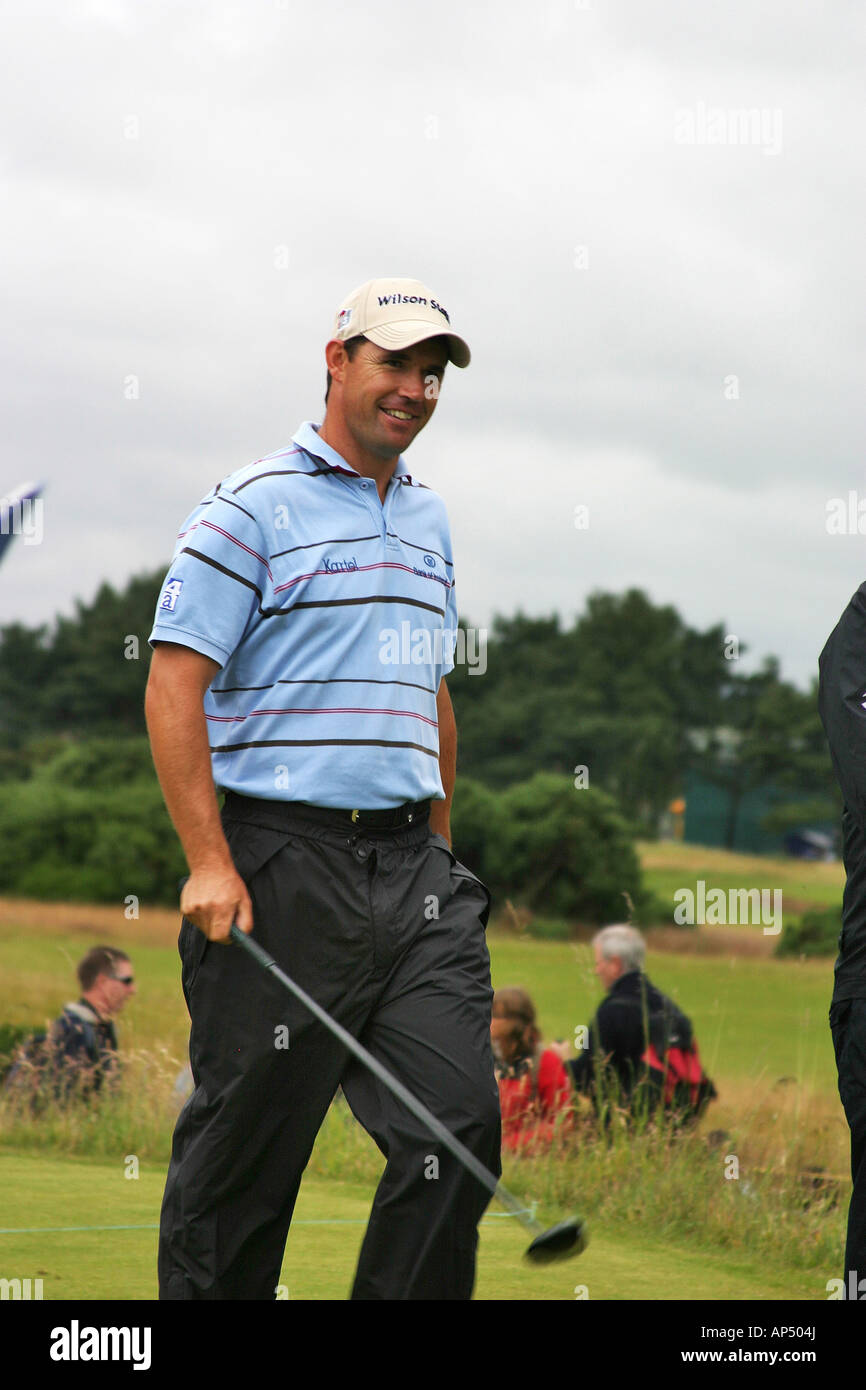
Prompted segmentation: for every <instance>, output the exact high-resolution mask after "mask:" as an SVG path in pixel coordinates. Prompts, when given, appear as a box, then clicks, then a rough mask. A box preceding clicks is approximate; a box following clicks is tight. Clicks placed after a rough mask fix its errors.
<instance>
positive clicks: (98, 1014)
mask: <svg viewBox="0 0 866 1390" xmlns="http://www.w3.org/2000/svg"><path fill="white" fill-rule="evenodd" d="M77 974H78V982H79V984H80V986H81V998H80V999H79V1000H78V1002H77V1003H70V1004H67V1005H66V1006H65V1008H64V1010H63V1013H62V1014H61V1015H60V1017H59V1018H58V1019H57V1020H56V1021H55V1022H54V1023H53V1024H52V1027H51V1032H50V1033H49V1044H50V1047H51V1048H52V1050H53V1056H54V1061H55V1064H56V1066H57V1069H58V1073H59V1074H60V1075H61V1076H62V1078H63V1082H64V1085H65V1088H66V1089H69V1090H72V1089H78V1090H85V1091H88V1092H89V1091H98V1090H100V1089H101V1087H102V1084H103V1081H104V1080H105V1079H106V1078H107V1077H109V1076H110V1075H111V1074H112V1073H114V1072H115V1071H116V1068H117V1033H116V1031H115V1027H114V1016H115V1014H118V1013H119V1012H120V1010H121V1009H122V1008H123V1006H124V1005H125V1003H126V1001H127V1000H128V999H129V998H130V997H131V995H133V994H134V993H135V977H134V975H133V972H132V964H131V962H130V959H129V957H128V956H127V955H125V954H124V952H123V951H119V950H117V949H116V948H115V947H114V946H94V947H93V949H92V950H91V951H88V952H87V955H86V956H84V958H83V959H82V960H80V961H79V963H78V971H77Z"/></svg>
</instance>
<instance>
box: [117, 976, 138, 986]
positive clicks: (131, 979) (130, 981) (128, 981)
mask: <svg viewBox="0 0 866 1390" xmlns="http://www.w3.org/2000/svg"><path fill="white" fill-rule="evenodd" d="M114 978H115V980H116V981H117V983H118V984H119V985H134V984H135V976H134V975H115V976H114Z"/></svg>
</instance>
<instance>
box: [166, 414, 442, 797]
mask: <svg viewBox="0 0 866 1390" xmlns="http://www.w3.org/2000/svg"><path fill="white" fill-rule="evenodd" d="M456 638H457V608H456V603H455V598H454V568H453V564H452V555H451V537H450V532H449V528H448V518H447V516H446V513H445V505H444V503H443V502H442V499H441V498H440V497H438V496H437V494H436V493H435V492H433V491H431V489H429V488H428V487H425V486H424V485H423V484H422V483H419V482H417V481H416V480H415V479H414V478H413V477H412V475H411V474H410V473H409V471H408V469H407V467H406V464H405V462H404V460H403V458H402V457H401V458H400V459H399V460H398V463H397V466H396V469H395V472H394V475H393V477H392V478H391V479H390V481H389V483H388V490H387V493H386V496H385V502H384V505H383V504H382V502H381V501H380V499H379V494H378V491H377V488H376V483H375V481H374V479H372V478H364V477H362V476H361V475H360V474H359V473H357V472H356V471H355V470H354V469H353V468H350V467H349V465H348V464H347V463H346V461H345V460H344V459H343V458H341V456H340V455H339V454H338V453H336V451H335V450H334V449H332V448H330V447H329V445H327V444H326V443H325V442H324V441H323V440H322V439H320V438H319V435H318V432H317V429H316V426H315V425H313V424H312V423H310V422H307V423H306V424H304V425H302V426H301V428H300V429H299V430H298V432H297V434H296V435H295V436H294V438H293V440H292V443H291V445H289V446H288V447H286V448H285V449H279V450H277V451H276V453H273V454H269V455H268V456H267V457H266V458H263V459H259V460H258V461H257V462H256V463H253V464H250V465H248V466H247V467H246V468H242V469H240V470H238V472H236V473H232V474H231V475H230V476H229V477H228V478H225V479H224V480H223V482H221V483H219V484H218V485H217V486H216V487H215V488H214V489H213V491H212V492H210V493H209V494H208V495H207V496H206V497H205V498H204V499H203V500H202V501H201V502H200V503H199V505H198V506H197V507H196V508H195V510H194V511H193V512H192V513H191V514H190V516H189V517H188V518H187V520H186V521H185V522H184V525H183V527H182V529H181V532H180V535H179V536H178V541H177V546H176V549H175V553H174V558H173V559H172V562H171V566H170V568H169V571H168V574H167V575H166V579H165V584H164V586H163V589H162V591H161V594H160V597H159V601H158V605H157V612H156V620H155V623H154V627H153V631H152V632H151V635H150V642H151V644H154V643H156V642H178V643H180V644H181V645H183V646H186V647H191V648H193V649H194V650H195V651H198V652H202V653H203V654H204V655H205V656H209V657H211V658H212V659H213V660H214V661H218V662H219V663H220V666H221V670H220V671H219V673H218V674H217V675H216V676H215V678H214V680H213V682H212V684H211V686H210V688H209V689H208V691H207V693H206V695H205V700H204V712H205V717H206V719H207V726H208V730H209V741H210V747H211V761H212V766H213V775H214V781H215V782H216V784H217V786H218V787H223V788H225V789H226V790H232V791H237V792H241V793H242V794H244V795H246V796H255V797H263V798H265V799H267V800H283V801H306V802H311V803H312V804H313V805H317V806H331V807H344V808H354V807H363V808H366V809H368V810H374V809H381V808H383V807H388V806H398V805H401V804H402V803H403V802H406V801H422V800H425V799H426V798H428V797H431V798H434V799H435V798H441V797H443V795H444V792H443V788H442V782H441V778H440V776H439V762H438V753H439V736H438V723H437V714H436V692H437V690H438V688H439V682H440V680H441V678H442V676H443V675H446V674H447V673H448V672H449V671H451V670H452V669H453V666H454V660H453V651H454V645H455V643H456Z"/></svg>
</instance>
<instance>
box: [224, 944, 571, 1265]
mask: <svg viewBox="0 0 866 1390" xmlns="http://www.w3.org/2000/svg"><path fill="white" fill-rule="evenodd" d="M231 939H232V941H233V942H234V943H235V944H236V945H238V946H241V947H242V948H243V949H244V950H245V951H246V952H247V953H248V954H249V955H250V956H252V958H253V960H254V961H256V962H257V964H258V965H260V966H261V967H262V968H263V969H264V970H269V971H270V973H271V974H272V975H274V976H275V977H276V978H277V979H278V980H279V981H280V983H281V984H282V985H283V986H284V987H285V988H286V989H287V990H289V991H290V993H292V994H293V995H294V996H295V998H296V999H299V1000H300V1001H301V1003H302V1004H303V1005H304V1006H305V1007H306V1008H307V1009H309V1010H310V1012H311V1013H312V1014H315V1016H316V1018H317V1019H318V1020H319V1022H320V1023H323V1024H324V1025H325V1027H326V1028H327V1029H329V1031H330V1032H331V1033H333V1034H334V1036H335V1037H337V1038H339V1039H340V1042H341V1043H343V1045H344V1046H345V1047H347V1048H348V1049H349V1051H350V1052H351V1053H353V1054H354V1056H355V1057H357V1058H358V1060H359V1061H360V1062H363V1064H364V1066H365V1067H367V1068H369V1070H370V1071H371V1072H372V1073H373V1075H374V1076H376V1077H378V1079H379V1080H380V1081H381V1082H382V1084H383V1086H387V1088H388V1090H389V1091H390V1092H391V1093H392V1094H393V1095H395V1096H396V1097H397V1099H398V1100H401V1101H402V1102H403V1104H404V1105H405V1106H406V1108H407V1109H408V1110H410V1111H411V1112H412V1114H413V1115H414V1116H415V1118H416V1120H420V1121H421V1123H422V1124H423V1125H424V1126H425V1127H426V1128H427V1129H429V1130H430V1131H431V1133H432V1134H434V1135H435V1136H436V1138H437V1139H438V1140H439V1141H440V1143H442V1144H444V1146H445V1148H446V1149H448V1151H449V1153H451V1154H452V1155H453V1156H454V1158H456V1159H457V1161H458V1162H459V1163H462V1164H463V1166H464V1168H467V1169H468V1170H469V1172H470V1173H471V1174H472V1175H473V1177H475V1178H477V1179H478V1181H479V1182H480V1183H481V1185H482V1186H483V1187H486V1188H487V1190H488V1192H490V1193H492V1194H493V1196H494V1197H495V1198H496V1200H497V1201H498V1202H500V1203H501V1205H502V1206H503V1207H505V1209H506V1211H509V1212H510V1213H511V1215H512V1216H515V1217H516V1218H517V1220H518V1221H519V1222H520V1223H521V1225H523V1226H525V1227H526V1229H527V1230H528V1231H530V1232H531V1233H532V1235H533V1236H534V1240H533V1241H532V1244H531V1245H530V1246H529V1247H528V1249H527V1250H526V1252H525V1257H526V1259H528V1260H531V1261H532V1262H533V1263H534V1264H546V1263H548V1262H550V1261H552V1260H564V1259H567V1258H568V1257H569V1256H570V1255H579V1254H580V1253H581V1251H582V1250H585V1249H586V1245H587V1240H588V1236H587V1231H586V1226H585V1224H584V1222H583V1221H582V1220H581V1219H580V1218H579V1217H577V1216H574V1217H570V1218H569V1219H567V1220H565V1221H559V1222H557V1224H556V1225H555V1226H551V1227H549V1228H548V1229H547V1230H545V1228H544V1227H543V1226H542V1225H541V1223H540V1222H539V1221H536V1220H535V1218H534V1217H532V1216H530V1214H529V1212H528V1211H526V1210H525V1208H524V1207H523V1206H522V1205H521V1203H520V1202H519V1201H518V1200H517V1198H516V1197H514V1196H513V1195H512V1194H511V1193H510V1192H509V1191H508V1189H507V1188H505V1187H503V1186H502V1183H501V1182H497V1180H496V1178H495V1177H494V1176H493V1174H492V1173H491V1172H490V1171H489V1169H487V1168H485V1167H484V1164H483V1163H481V1162H480V1161H479V1160H478V1159H477V1158H476V1157H475V1155H474V1154H473V1153H470V1151H469V1150H468V1149H467V1148H465V1147H464V1145H463V1144H461V1143H460V1140H459V1139H456V1138H455V1137H454V1135H453V1134H452V1133H451V1131H450V1130H449V1129H446V1127H445V1125H443V1124H442V1123H441V1121H439V1120H437V1119H436V1116H435V1115H433V1114H431V1112H430V1111H429V1110H428V1109H427V1107H426V1105H422V1103H421V1101H420V1100H418V1099H417V1097H415V1096H413V1095H412V1092H411V1091H409V1090H407V1088H406V1087H405V1086H404V1085H403V1083H402V1082H401V1081H398V1080H397V1078H396V1077H394V1076H392V1075H391V1073H390V1072H389V1071H387V1070H386V1068H385V1067H383V1066H382V1064H381V1062H379V1061H377V1060H376V1058H375V1057H373V1056H372V1055H371V1054H370V1053H369V1052H368V1051H367V1049H366V1048H365V1047H362V1045H361V1044H360V1043H359V1042H358V1041H357V1039H356V1038H353V1037H352V1035H351V1033H348V1032H347V1031H346V1029H345V1028H343V1027H342V1026H341V1025H340V1024H339V1023H337V1022H336V1020H335V1019H333V1018H331V1015H330V1014H328V1013H326V1012H325V1010H324V1009H323V1008H322V1007H321V1005H320V1004H317V1003H316V1001H315V999H311V998H310V996H309V995H308V994H307V993H305V991H304V990H303V989H301V987H300V985H297V984H295V981H294V980H292V979H291V978H290V977H289V976H288V975H286V974H285V972H284V971H282V970H281V969H280V967H279V966H278V965H277V963H276V961H275V960H274V959H273V957H272V956H270V955H268V953H267V951H265V950H263V948H262V947H261V946H260V945H259V944H258V942H257V941H253V939H252V937H250V936H248V935H247V934H246V932H243V931H241V929H240V927H239V926H238V925H237V923H235V924H234V925H233V926H232V929H231Z"/></svg>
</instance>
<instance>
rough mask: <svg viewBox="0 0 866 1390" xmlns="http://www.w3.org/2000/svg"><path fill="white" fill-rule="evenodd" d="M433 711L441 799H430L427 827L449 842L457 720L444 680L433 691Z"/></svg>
mask: <svg viewBox="0 0 866 1390" xmlns="http://www.w3.org/2000/svg"><path fill="white" fill-rule="evenodd" d="M436 714H437V717H438V720H439V775H440V777H441V778H442V789H443V791H444V792H445V800H444V801H434V802H433V804H432V806H431V807H430V829H431V830H432V831H434V833H435V834H437V835H444V837H445V839H446V840H447V841H448V843H449V845H450V843H451V801H452V798H453V796H454V782H455V779H456V776H457V723H456V721H455V719H454V706H453V705H452V704H451V696H450V695H449V694H448V687H447V686H446V684H445V681H444V680H441V681H440V682H439V689H438V691H437V692H436Z"/></svg>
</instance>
